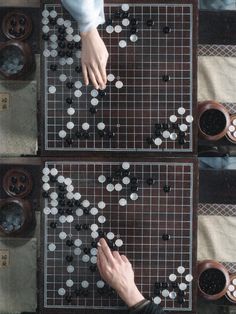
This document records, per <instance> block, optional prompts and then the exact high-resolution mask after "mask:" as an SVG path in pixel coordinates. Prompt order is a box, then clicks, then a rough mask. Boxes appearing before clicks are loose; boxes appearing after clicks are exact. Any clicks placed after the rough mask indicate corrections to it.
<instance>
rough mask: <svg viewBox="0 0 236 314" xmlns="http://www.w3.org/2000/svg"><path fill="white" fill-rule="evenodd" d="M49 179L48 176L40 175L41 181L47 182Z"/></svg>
mask: <svg viewBox="0 0 236 314" xmlns="http://www.w3.org/2000/svg"><path fill="white" fill-rule="evenodd" d="M49 180H50V178H49V176H45V175H44V176H42V181H43V182H48V181H49Z"/></svg>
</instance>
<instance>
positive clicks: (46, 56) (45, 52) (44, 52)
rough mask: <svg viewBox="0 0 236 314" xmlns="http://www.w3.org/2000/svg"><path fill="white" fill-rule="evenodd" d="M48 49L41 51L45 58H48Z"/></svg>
mask: <svg viewBox="0 0 236 314" xmlns="http://www.w3.org/2000/svg"><path fill="white" fill-rule="evenodd" d="M50 54H51V53H50V51H49V50H48V49H45V50H44V51H43V55H44V57H45V58H48V57H50Z"/></svg>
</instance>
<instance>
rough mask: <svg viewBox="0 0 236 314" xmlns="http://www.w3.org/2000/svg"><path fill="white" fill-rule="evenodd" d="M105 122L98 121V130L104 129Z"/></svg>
mask: <svg viewBox="0 0 236 314" xmlns="http://www.w3.org/2000/svg"><path fill="white" fill-rule="evenodd" d="M105 127H106V126H105V123H103V122H99V123H98V124H97V128H98V130H101V131H102V130H104V129H105Z"/></svg>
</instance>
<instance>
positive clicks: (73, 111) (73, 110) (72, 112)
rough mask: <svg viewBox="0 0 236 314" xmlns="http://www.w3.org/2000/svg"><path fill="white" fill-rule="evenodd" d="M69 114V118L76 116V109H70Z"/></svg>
mask: <svg viewBox="0 0 236 314" xmlns="http://www.w3.org/2000/svg"><path fill="white" fill-rule="evenodd" d="M67 113H68V115H69V116H73V115H74V114H75V109H74V108H72V107H70V108H68V109H67Z"/></svg>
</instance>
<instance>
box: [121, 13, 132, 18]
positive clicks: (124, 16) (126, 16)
mask: <svg viewBox="0 0 236 314" xmlns="http://www.w3.org/2000/svg"><path fill="white" fill-rule="evenodd" d="M121 17H122V19H127V18H128V17H130V13H129V12H122V13H121Z"/></svg>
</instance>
